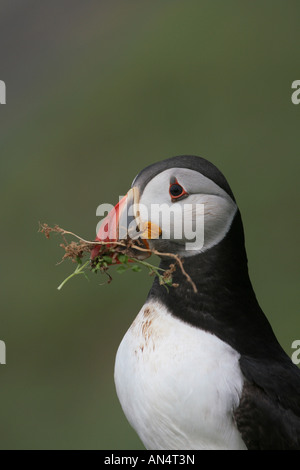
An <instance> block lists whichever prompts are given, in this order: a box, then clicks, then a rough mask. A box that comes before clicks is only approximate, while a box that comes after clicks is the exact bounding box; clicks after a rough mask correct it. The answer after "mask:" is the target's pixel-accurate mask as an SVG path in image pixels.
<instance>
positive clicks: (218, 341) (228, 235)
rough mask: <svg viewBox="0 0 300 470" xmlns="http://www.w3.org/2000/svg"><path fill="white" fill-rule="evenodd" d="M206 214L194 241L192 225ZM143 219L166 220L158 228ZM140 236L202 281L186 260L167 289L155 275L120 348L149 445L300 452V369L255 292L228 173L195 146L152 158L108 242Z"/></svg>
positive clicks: (113, 219)
mask: <svg viewBox="0 0 300 470" xmlns="http://www.w3.org/2000/svg"><path fill="white" fill-rule="evenodd" d="M162 206H163V207H164V208H167V209H168V208H169V210H170V214H171V216H170V217H169V223H168V224H166V223H162V217H161V214H162V211H161V210H160V208H161V207H162ZM172 214H173V217H172ZM180 214H181V215H182V217H181V216H180ZM197 219H198V220H200V222H202V223H201V224H200V223H199V224H198V225H199V227H200V229H199V230H198V232H199V236H197V234H198V232H197V231H195V230H194V232H193V234H194V239H193V240H192V241H191V235H190V233H189V234H188V235H186V231H185V230H182V224H183V222H184V221H185V220H189V222H192V223H193V224H194V226H195V224H196V223H197ZM129 226H130V229H129ZM142 226H143V227H145V226H148V227H149V226H150V227H151V228H152V227H155V228H156V229H155V230H151V231H150V232H151V233H150V235H149V230H148V231H145V230H144V229H143V230H142V229H141V227H142ZM124 230H125V232H124ZM146 232H147V234H148V235H146V234H145V233H146ZM133 233H135V237H136V238H137V237H139V238H140V239H142V240H143V242H144V244H145V246H148V248H149V250H152V251H155V253H156V254H158V255H159V256H160V265H159V267H160V268H161V269H163V270H168V269H169V266H170V261H172V258H170V257H168V256H167V255H166V254H173V255H176V256H178V257H180V260H182V266H184V271H185V273H187V274H188V277H189V279H190V280H192V282H189V279H188V277H187V276H186V275H185V273H184V272H183V270H182V269H179V268H178V267H177V269H176V270H175V272H173V274H172V276H173V277H172V285H171V286H168V287H167V288H166V286H165V285H162V284H161V283H160V282H159V279H158V278H157V277H156V278H155V279H154V282H153V285H152V287H151V289H150V292H149V294H148V297H147V299H146V301H145V303H144V305H143V307H142V308H141V310H140V312H139V313H138V315H137V316H136V318H135V319H134V321H133V323H132V324H131V326H130V328H129V329H128V331H127V332H126V334H125V336H124V337H123V339H122V341H121V344H120V346H119V348H118V351H117V354H116V360H115V370H114V379H115V386H116V392H117V395H118V398H119V401H120V404H121V406H122V409H123V411H124V414H125V416H126V418H127V420H128V421H129V423H130V424H131V426H132V427H133V428H134V429H135V431H136V432H137V434H138V436H139V438H140V439H141V441H142V442H143V444H144V446H145V448H146V449H149V450H247V449H248V450H296V449H297V450H300V370H299V369H298V367H297V366H296V365H295V364H294V363H293V362H292V360H291V359H290V357H289V356H288V355H287V354H286V353H285V351H284V350H283V348H282V347H281V345H280V344H279V342H278V340H277V338H276V336H275V334H274V332H273V330H272V327H271V325H270V323H269V321H268V320H267V318H266V316H265V314H264V313H263V311H262V309H261V308H260V306H259V303H258V301H257V298H256V296H255V293H254V290H253V287H252V284H251V281H250V278H249V273H248V261H247V254H246V249H245V239H244V230H243V224H242V219H241V214H240V211H239V208H238V206H237V203H236V200H235V197H234V195H233V193H232V190H231V188H230V186H229V184H228V182H227V180H226V178H225V176H224V175H223V174H222V173H221V171H220V170H219V169H218V168H217V167H216V166H215V165H214V164H212V163H211V162H209V161H208V160H206V159H204V158H202V157H198V156H193V155H180V156H176V157H171V158H167V159H165V160H162V161H159V162H157V163H154V164H151V165H150V166H148V167H146V168H145V169H143V170H142V171H141V172H140V173H139V174H138V175H137V176H136V177H135V179H134V180H133V183H132V186H131V189H130V190H129V192H128V193H127V195H126V196H125V197H123V198H122V199H121V200H120V202H119V203H118V204H117V205H116V206H115V208H114V209H113V210H112V211H111V212H110V213H109V214H108V216H107V217H106V218H105V219H104V220H103V222H102V224H101V226H100V229H99V232H98V234H97V240H102V241H113V240H114V241H116V240H121V239H124V237H125V235H126V236H127V237H131V238H133V239H134V235H133ZM153 233H154V235H153ZM94 256H95V253H94ZM139 256H140V257H141V259H143V257H144V256H145V257H146V256H149V253H148V252H147V250H145V252H144V253H142V252H140V253H139ZM173 261H174V260H173Z"/></svg>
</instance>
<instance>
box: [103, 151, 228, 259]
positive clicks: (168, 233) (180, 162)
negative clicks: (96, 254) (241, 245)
mask: <svg viewBox="0 0 300 470" xmlns="http://www.w3.org/2000/svg"><path fill="white" fill-rule="evenodd" d="M236 212H237V206H236V203H235V199H234V196H233V194H232V191H231V189H230V187H229V185H228V183H227V181H226V179H225V177H224V176H223V174H222V173H221V172H220V171H219V170H218V169H217V168H216V167H215V166H214V165H213V164H212V163H210V162H208V161H207V160H205V159H204V158H201V157H196V156H190V155H184V156H178V157H172V158H169V159H166V160H163V161H160V162H158V163H154V164H153V165H150V166H148V167H147V168H145V169H144V170H142V171H141V172H140V173H139V174H138V175H137V176H136V178H135V179H134V181H133V183H132V186H131V189H130V191H129V192H128V193H127V195H126V196H125V197H124V198H123V199H122V200H121V201H120V202H119V203H118V204H117V206H116V207H115V208H114V209H113V210H112V211H111V212H110V213H109V215H108V216H107V217H106V218H105V219H104V221H103V222H102V224H101V226H100V229H99V231H98V234H97V239H98V240H102V241H109V240H114V241H116V240H118V239H122V238H126V237H128V236H129V237H130V238H133V239H134V238H141V239H143V240H145V243H146V244H147V243H148V244H149V246H150V248H154V249H155V250H158V251H160V252H172V253H177V254H179V255H180V256H193V255H195V254H198V253H200V252H203V251H206V250H208V249H210V248H211V247H213V246H214V245H216V244H218V243H219V242H220V241H221V240H222V239H223V238H224V236H225V235H226V233H227V231H228V230H229V228H230V226H231V223H232V220H233V218H234V216H235V213H236Z"/></svg>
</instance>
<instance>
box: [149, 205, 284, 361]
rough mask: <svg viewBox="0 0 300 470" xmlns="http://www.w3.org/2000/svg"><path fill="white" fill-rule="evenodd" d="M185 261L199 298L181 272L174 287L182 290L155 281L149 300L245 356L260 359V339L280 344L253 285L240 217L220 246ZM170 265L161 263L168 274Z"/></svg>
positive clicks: (167, 261)
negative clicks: (257, 355) (209, 333)
mask: <svg viewBox="0 0 300 470" xmlns="http://www.w3.org/2000/svg"><path fill="white" fill-rule="evenodd" d="M183 260H184V269H185V271H186V272H187V273H188V274H189V275H190V277H191V278H192V280H193V282H194V283H195V284H196V287H197V293H195V292H194V291H193V288H192V286H191V284H190V283H189V282H188V281H187V279H186V277H185V276H184V274H183V273H182V271H181V270H180V268H179V267H177V269H176V272H175V273H174V275H173V282H174V283H176V284H178V287H171V288H169V290H168V291H167V290H166V288H165V287H164V286H161V285H159V282H158V279H155V281H154V283H153V286H152V288H151V290H150V292H149V296H148V299H149V300H151V301H153V300H158V301H160V302H162V303H164V304H165V305H166V306H167V308H168V310H169V311H170V313H172V314H173V315H174V316H176V317H179V318H180V319H182V320H183V321H186V322H188V323H190V324H192V325H193V326H196V327H199V328H201V329H204V330H207V331H210V332H212V333H213V334H215V335H217V336H218V337H220V338H221V339H223V340H224V341H226V342H227V343H229V344H230V345H232V346H233V347H234V348H235V349H236V350H238V351H239V352H241V353H242V352H253V353H255V354H259V351H258V350H257V342H256V341H254V340H255V339H256V338H257V336H260V337H261V339H264V340H266V341H268V342H269V344H270V341H271V343H272V342H274V340H275V341H276V339H275V337H274V334H273V332H272V329H271V327H270V325H269V323H268V321H267V319H266V317H265V316H264V314H263V312H262V311H261V309H260V307H259V304H258V302H257V300H256V297H255V294H254V291H253V288H252V285H251V282H250V279H249V274H248V266H247V255H246V250H245V244H244V232H243V225H242V221H241V216H240V213H239V212H237V214H236V216H235V218H234V220H233V222H232V225H231V227H230V230H229V231H228V233H227V235H226V236H225V238H224V239H223V240H222V241H221V242H220V243H219V244H218V245H215V246H214V247H212V248H210V249H209V250H207V251H205V252H203V253H201V254H198V255H195V256H190V257H186V258H184V259H183ZM169 265H170V259H169V258H168V259H166V258H165V259H162V261H161V263H160V267H162V268H163V269H168V267H169ZM245 334H247V338H246V339H247V340H246V341H245ZM252 338H253V341H252ZM276 343H277V341H276ZM249 348H250V351H249ZM252 349H253V351H252ZM264 354H265V350H264Z"/></svg>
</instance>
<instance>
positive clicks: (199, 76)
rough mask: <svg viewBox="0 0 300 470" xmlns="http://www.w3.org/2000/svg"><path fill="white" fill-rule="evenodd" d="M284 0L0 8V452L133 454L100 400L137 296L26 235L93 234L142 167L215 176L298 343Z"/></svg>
mask: <svg viewBox="0 0 300 470" xmlns="http://www.w3.org/2000/svg"><path fill="white" fill-rule="evenodd" d="M299 17H300V3H299V1H297V0H289V1H283V0H280V1H279V0H254V1H251V2H246V1H233V0H227V1H226V2H224V1H223V0H213V1H211V0H206V1H189V0H188V1H176V0H172V1H168V0H165V1H151V2H145V1H138V0H135V1H130V0H129V1H126V2H125V1H121V0H119V1H117V0H113V1H110V2H108V1H106V2H104V1H79V0H72V1H66V0H60V1H57V0H55V1H54V0H52V1H51V2H49V1H37V0H35V1H33V0H27V1H21V0H7V1H5V0H2V1H1V3H0V79H1V80H4V81H5V82H6V86H7V104H6V105H5V106H2V105H1V106H0V148H1V153H0V155H1V174H0V178H1V185H0V195H1V226H2V230H1V237H2V247H3V250H4V251H3V253H2V254H1V316H0V318H1V323H0V339H2V340H4V341H5V343H6V347H7V365H1V366H0V383H1V387H0V436H1V439H0V446H1V448H2V449H16V448H19V449H29V448H32V449H48V448H56V449H66V448H68V449H91V448H97V449H142V448H143V446H142V444H141V443H140V441H139V439H138V437H137V436H136V434H135V432H134V431H133V430H132V429H131V428H130V426H129V424H128V423H127V421H126V418H125V417H124V415H123V412H122V410H121V408H120V405H119V402H118V400H117V397H116V394H115V389H114V382H113V368H114V358H115V353H116V350H117V347H118V345H119V343H120V341H121V338H122V336H123V335H124V333H125V331H126V329H127V328H128V327H129V325H130V323H131V322H132V321H133V319H134V317H135V315H136V314H137V313H138V311H139V309H140V307H141V306H142V305H143V302H144V299H145V297H146V295H147V292H148V290H149V288H150V285H151V278H149V277H148V275H147V273H146V272H143V273H140V274H135V273H128V274H126V275H123V276H118V275H116V276H115V278H114V281H113V283H112V284H111V285H109V286H108V285H106V286H99V282H101V281H102V279H100V278H99V277H97V278H96V277H95V278H92V280H91V282H89V283H88V282H87V281H85V279H84V278H77V279H75V280H73V281H72V282H71V283H70V284H67V285H66V287H65V288H64V289H63V290H62V291H61V292H58V291H57V290H56V287H57V285H58V284H59V283H60V282H61V281H62V280H63V279H64V277H66V275H67V274H69V273H70V272H71V270H72V269H73V265H72V264H71V263H68V262H66V263H64V264H62V265H59V266H56V263H57V262H58V261H59V260H60V258H61V256H62V254H63V253H62V250H61V248H59V246H58V243H59V239H58V238H56V239H55V237H52V239H50V240H49V241H47V240H46V239H45V238H44V237H43V236H42V235H41V234H38V233H37V230H38V222H39V221H41V222H47V223H49V224H50V225H52V224H55V223H57V224H59V225H61V226H62V227H65V228H67V229H70V230H73V231H74V232H76V233H78V234H81V235H82V236H84V237H86V238H92V237H94V235H95V227H96V223H97V222H98V219H97V217H96V208H97V206H98V205H99V204H100V203H102V202H111V203H115V202H117V200H118V197H119V195H122V194H125V193H126V191H127V190H128V188H129V187H130V184H131V182H132V180H133V178H134V177H135V175H136V174H137V173H138V172H139V171H140V170H141V169H143V168H144V167H145V166H146V165H148V164H150V163H153V162H155V161H158V160H161V159H164V158H166V157H169V156H173V155H179V154H184V153H185V154H187V153H189V154H197V155H201V156H204V157H206V158H207V159H209V160H211V161H212V162H213V163H215V164H216V165H217V166H218V167H219V168H220V169H221V170H222V171H223V172H224V174H225V176H226V177H227V179H228V180H229V182H230V184H231V187H232V189H233V192H234V194H235V196H236V199H237V201H238V203H239V207H240V209H241V212H242V216H243V220H244V226H245V232H246V243H247V250H248V257H249V265H250V273H251V277H252V281H253V284H254V287H255V290H256V293H257V297H258V299H259V301H260V304H261V306H262V308H263V309H264V311H265V313H266V315H267V316H268V318H269V320H270V321H271V323H272V326H273V328H274V330H275V333H276V335H277V337H278V339H279V340H280V342H281V344H282V345H283V346H284V348H285V350H286V351H287V353H288V354H289V355H291V354H292V350H291V343H292V341H293V340H295V339H300V319H299V315H298V309H297V297H298V286H297V281H298V266H299V258H298V253H299V246H298V244H299V209H298V201H299V169H300V165H299V161H300V158H299V157H300V155H299V151H300V139H299V135H300V134H299V130H300V129H299V124H300V106H295V105H293V104H292V102H291V94H292V90H291V83H292V81H294V80H296V79H300V76H299V74H300V72H299V43H300V28H299Z"/></svg>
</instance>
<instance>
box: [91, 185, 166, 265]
mask: <svg viewBox="0 0 300 470" xmlns="http://www.w3.org/2000/svg"><path fill="white" fill-rule="evenodd" d="M138 203H139V190H138V188H136V187H133V188H131V189H130V190H129V191H128V193H127V194H126V196H124V197H123V198H122V199H121V200H120V201H119V202H118V204H116V205H115V207H114V208H113V209H112V210H111V211H110V212H109V214H108V215H107V216H106V217H105V219H103V221H102V223H101V225H100V228H99V230H98V233H97V237H96V239H95V241H102V242H117V241H122V240H124V239H128V238H132V239H134V238H139V239H140V240H142V242H143V243H144V245H145V248H147V249H149V244H148V242H147V239H151V238H157V237H158V236H159V235H160V234H161V230H160V229H159V227H158V228H157V227H156V226H155V228H154V227H153V224H151V222H146V223H143V222H141V221H140V220H139V217H136V214H137V213H138V210H137V208H138ZM153 234H154V236H153ZM108 246H109V245H108ZM100 249H101V245H98V246H96V247H95V248H94V249H93V250H92V252H91V259H94V258H95V257H96V256H98V254H99V251H100ZM136 251H137V255H138V257H139V258H145V257H148V256H150V254H149V253H147V252H143V251H142V250H141V251H140V252H138V250H136Z"/></svg>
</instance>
